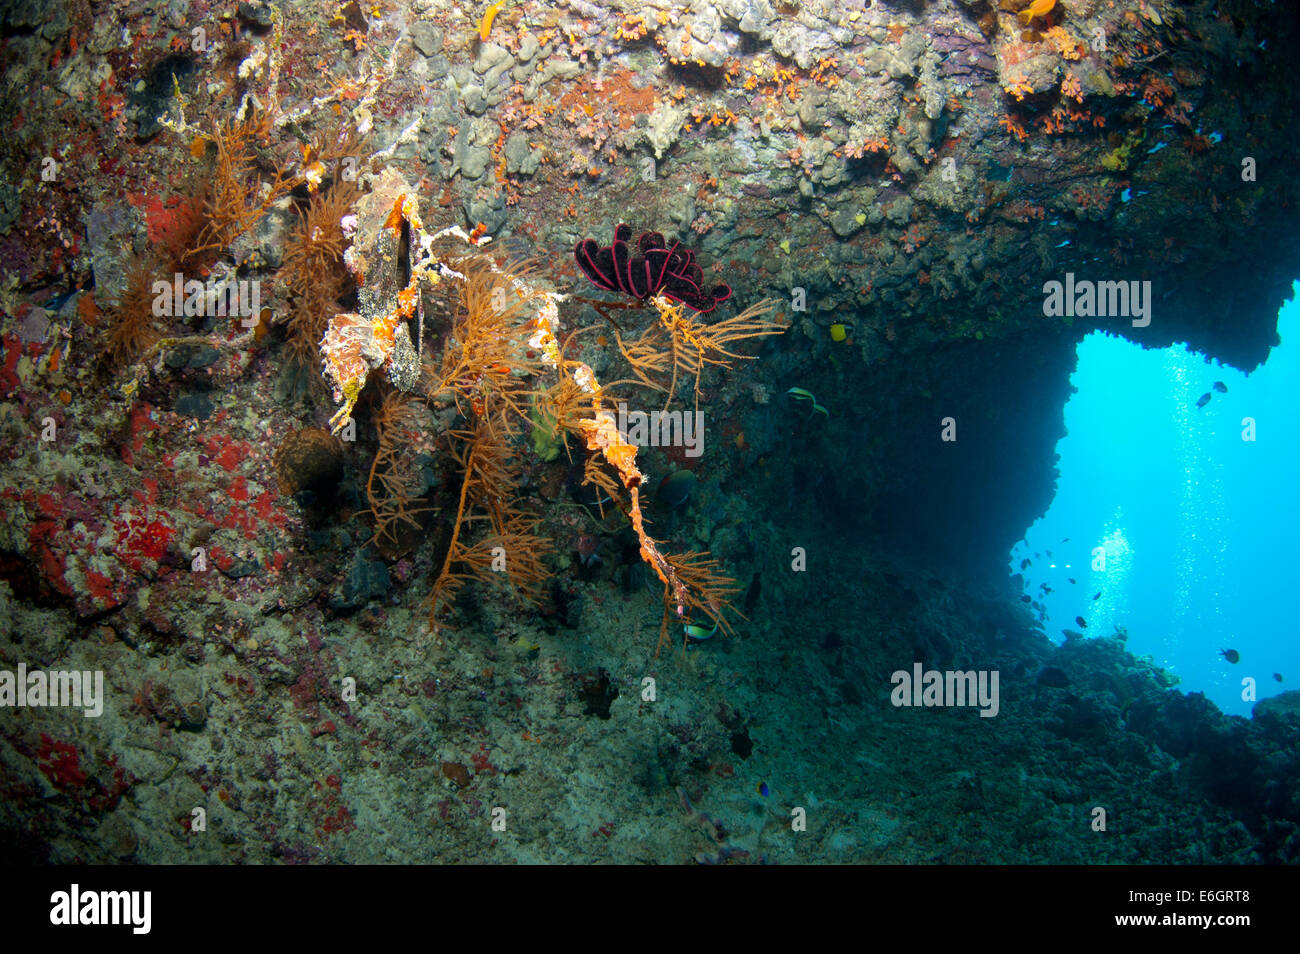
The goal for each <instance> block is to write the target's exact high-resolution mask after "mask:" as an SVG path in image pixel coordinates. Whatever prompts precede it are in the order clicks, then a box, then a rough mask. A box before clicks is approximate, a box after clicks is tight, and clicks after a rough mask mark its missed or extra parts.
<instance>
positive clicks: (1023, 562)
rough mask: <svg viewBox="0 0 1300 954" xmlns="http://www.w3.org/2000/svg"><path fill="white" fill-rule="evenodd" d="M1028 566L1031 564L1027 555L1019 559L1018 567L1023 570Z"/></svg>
mask: <svg viewBox="0 0 1300 954" xmlns="http://www.w3.org/2000/svg"><path fill="white" fill-rule="evenodd" d="M1028 566H1032V564H1031V563H1030V562H1029V557H1025V558H1024V559H1023V560H1021V561H1020V569H1022V570H1023V569H1025V568H1026V567H1028Z"/></svg>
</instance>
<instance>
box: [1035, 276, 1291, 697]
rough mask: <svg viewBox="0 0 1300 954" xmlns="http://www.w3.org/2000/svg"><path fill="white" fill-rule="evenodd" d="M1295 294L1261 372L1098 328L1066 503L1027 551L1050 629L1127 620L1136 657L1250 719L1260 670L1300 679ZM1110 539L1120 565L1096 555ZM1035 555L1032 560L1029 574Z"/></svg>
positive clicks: (1071, 449)
mask: <svg viewBox="0 0 1300 954" xmlns="http://www.w3.org/2000/svg"><path fill="white" fill-rule="evenodd" d="M1294 291H1295V289H1293V299H1292V301H1290V302H1288V303H1287V304H1286V305H1285V306H1284V307H1283V308H1282V311H1281V313H1280V314H1279V319H1278V322H1279V323H1278V332H1279V334H1280V335H1281V337H1282V346H1281V347H1278V348H1275V349H1273V351H1272V352H1271V353H1270V355H1269V358H1268V361H1267V362H1265V364H1264V365H1263V366H1262V367H1261V368H1259V369H1258V370H1257V371H1255V372H1254V373H1253V374H1251V375H1249V376H1247V375H1245V374H1242V373H1241V372H1239V371H1236V370H1234V369H1231V368H1228V367H1224V366H1222V365H1219V364H1217V363H1213V364H1211V363H1207V362H1206V360H1205V358H1204V357H1203V356H1201V355H1197V354H1193V353H1190V352H1188V351H1187V350H1185V349H1184V348H1168V349H1164V350H1159V351H1144V350H1142V349H1141V348H1139V347H1138V346H1137V345H1134V344H1131V343H1129V342H1127V341H1124V340H1123V339H1121V338H1117V337H1113V336H1109V335H1104V334H1101V333H1094V334H1091V335H1089V336H1088V337H1087V338H1086V339H1084V340H1083V341H1082V342H1081V343H1080V345H1079V350H1078V354H1079V363H1078V367H1077V369H1076V371H1075V373H1074V375H1073V377H1072V378H1071V382H1072V383H1073V385H1074V386H1075V388H1077V393H1076V394H1075V395H1074V396H1073V397H1071V399H1070V400H1069V402H1068V403H1067V404H1066V406H1065V424H1066V429H1067V435H1066V437H1064V438H1063V439H1062V440H1061V441H1060V443H1059V444H1058V445H1057V453H1058V454H1059V455H1060V472H1061V476H1060V479H1059V480H1058V481H1057V489H1056V498H1055V500H1054V501H1053V502H1052V505H1051V507H1050V508H1049V509H1048V512H1047V513H1046V514H1045V515H1044V516H1043V518H1042V519H1040V520H1038V521H1037V522H1035V523H1034V525H1033V526H1032V527H1030V528H1029V530H1028V531H1027V532H1026V534H1025V538H1024V540H1023V541H1022V542H1021V543H1019V544H1017V545H1016V547H1015V548H1013V550H1012V556H1011V567H1012V572H1013V573H1017V572H1020V573H1022V574H1023V576H1024V578H1025V581H1026V586H1025V592H1026V593H1027V594H1028V595H1030V596H1032V597H1034V599H1035V600H1036V601H1037V602H1038V603H1039V604H1040V605H1041V606H1042V612H1043V615H1044V620H1043V627H1044V629H1045V631H1046V632H1047V634H1048V635H1049V636H1051V637H1053V638H1055V639H1056V640H1057V641H1060V640H1061V639H1062V638H1063V637H1062V635H1061V630H1062V629H1073V630H1076V631H1079V632H1082V633H1083V634H1084V635H1085V636H1096V635H1109V634H1111V633H1113V632H1114V631H1115V628H1116V627H1117V626H1120V627H1124V628H1125V629H1127V631H1128V635H1129V639H1128V646H1129V650H1130V651H1131V652H1133V653H1135V654H1137V655H1139V656H1142V655H1149V656H1151V657H1152V658H1153V659H1154V660H1155V661H1156V662H1157V663H1158V664H1159V665H1161V666H1163V667H1164V668H1166V669H1168V670H1169V671H1170V672H1172V673H1173V674H1175V675H1176V676H1178V677H1179V679H1180V683H1179V688H1180V689H1181V690H1183V691H1185V692H1194V691H1199V692H1204V693H1205V694H1206V696H1207V697H1209V698H1210V699H1211V700H1213V701H1214V702H1215V704H1217V705H1218V706H1219V707H1220V708H1221V709H1222V710H1224V711H1225V712H1228V713H1232V714H1236V715H1249V714H1250V710H1251V707H1252V706H1253V705H1254V702H1255V701H1256V700H1246V699H1243V694H1244V693H1246V692H1247V689H1246V687H1243V684H1242V680H1243V679H1244V678H1247V677H1251V678H1253V679H1254V681H1255V687H1254V690H1255V694H1256V698H1257V699H1263V698H1266V697H1267V696H1270V695H1276V694H1277V693H1279V692H1282V691H1284V690H1287V689H1300V639H1297V638H1296V622H1297V609H1298V605H1300V600H1297V593H1300V579H1298V575H1297V572H1296V569H1297V559H1296V552H1295V550H1296V545H1297V542H1298V541H1300V507H1297V506H1296V503H1295V499H1294V494H1295V488H1296V485H1297V472H1300V420H1298V419H1297V418H1298V417H1300V304H1297V302H1296V300H1295V298H1294ZM1215 381H1222V382H1223V383H1224V384H1226V385H1227V388H1228V391H1227V393H1226V394H1220V393H1218V392H1213V393H1212V394H1211V399H1210V402H1209V404H1207V405H1206V406H1205V407H1204V408H1200V409H1198V408H1197V407H1196V402H1197V399H1198V398H1199V397H1200V396H1201V395H1202V394H1204V393H1205V392H1207V391H1210V390H1211V385H1212V384H1213V382H1215ZM1247 417H1250V418H1253V419H1254V420H1255V422H1256V433H1255V438H1256V439H1255V440H1254V441H1253V442H1248V441H1244V440H1242V432H1243V429H1244V428H1243V424H1242V420H1243V418H1247ZM1066 538H1068V541H1069V542H1062V541H1063V540H1065V539H1066ZM1096 547H1101V548H1102V549H1103V551H1104V561H1105V563H1104V569H1102V568H1099V566H1100V564H1097V565H1096V566H1095V565H1094V557H1093V551H1094V548H1096ZM1049 551H1050V556H1049ZM1035 553H1038V554H1040V556H1039V557H1035V556H1034V554H1035ZM1026 557H1028V558H1029V559H1030V560H1031V561H1032V565H1031V566H1029V567H1028V568H1026V569H1025V570H1023V571H1021V569H1020V563H1021V560H1022V559H1024V558H1026ZM1071 577H1073V579H1074V580H1075V581H1076V582H1075V583H1073V584H1071V583H1069V582H1068V580H1069V578H1071ZM1042 584H1046V585H1047V586H1048V587H1050V588H1051V592H1050V593H1046V594H1045V593H1044V592H1043V591H1042V590H1041V589H1040V586H1041V585H1042ZM1096 594H1100V596H1098V597H1097V599H1095V600H1094V599H1093V597H1094V595H1096ZM1076 616H1082V617H1083V618H1084V620H1085V621H1086V623H1087V627H1086V628H1082V627H1080V626H1079V625H1077V624H1076V622H1075V617H1076ZM1229 648H1231V649H1236V650H1237V651H1238V653H1240V655H1241V661H1240V662H1239V663H1237V664H1236V665H1232V664H1229V663H1228V662H1227V661H1226V660H1224V659H1223V658H1222V657H1221V656H1220V655H1219V651H1220V650H1221V649H1229ZM1274 673H1280V674H1281V675H1282V677H1283V680H1284V681H1283V682H1281V683H1279V682H1277V681H1275V679H1274V678H1273V674H1274Z"/></svg>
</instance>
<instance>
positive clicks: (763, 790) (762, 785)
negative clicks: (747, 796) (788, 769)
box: [754, 782, 772, 798]
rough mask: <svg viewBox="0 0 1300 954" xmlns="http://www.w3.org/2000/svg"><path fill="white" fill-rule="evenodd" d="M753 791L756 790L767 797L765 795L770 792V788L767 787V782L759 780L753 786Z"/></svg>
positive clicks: (765, 796)
mask: <svg viewBox="0 0 1300 954" xmlns="http://www.w3.org/2000/svg"><path fill="white" fill-rule="evenodd" d="M754 791H756V792H758V794H760V795H762V796H763V797H764V798H767V796H769V795H771V794H772V790H771V789H770V788H768V787H767V782H759V783H758V785H756V786H755V787H754Z"/></svg>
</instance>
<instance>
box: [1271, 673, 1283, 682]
mask: <svg viewBox="0 0 1300 954" xmlns="http://www.w3.org/2000/svg"><path fill="white" fill-rule="evenodd" d="M1273 678H1274V679H1276V680H1277V681H1278V682H1281V681H1282V674H1281V673H1280V672H1275V673H1273Z"/></svg>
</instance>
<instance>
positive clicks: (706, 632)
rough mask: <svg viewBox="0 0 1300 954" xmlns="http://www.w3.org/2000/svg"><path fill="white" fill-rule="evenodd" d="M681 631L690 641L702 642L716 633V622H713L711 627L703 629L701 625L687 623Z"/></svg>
mask: <svg viewBox="0 0 1300 954" xmlns="http://www.w3.org/2000/svg"><path fill="white" fill-rule="evenodd" d="M682 632H683V633H684V634H685V635H686V638H687V639H688V640H690V641H691V642H693V643H702V642H705V641H706V640H710V639H712V638H713V637H714V636H716V635H718V624H717V623H714V624H713V628H712V629H705V628H704V627H703V626H696V625H695V624H693V623H687V624H686V625H685V626H683V627H682Z"/></svg>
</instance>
